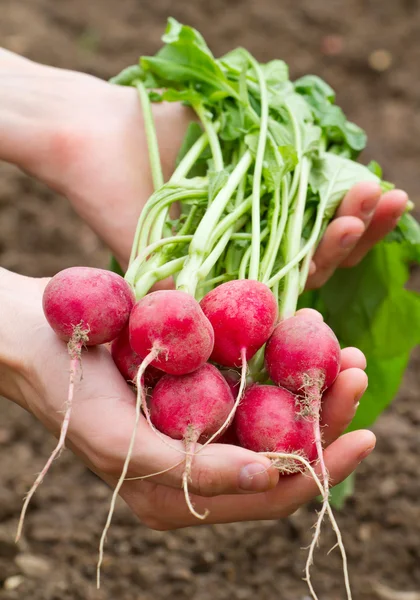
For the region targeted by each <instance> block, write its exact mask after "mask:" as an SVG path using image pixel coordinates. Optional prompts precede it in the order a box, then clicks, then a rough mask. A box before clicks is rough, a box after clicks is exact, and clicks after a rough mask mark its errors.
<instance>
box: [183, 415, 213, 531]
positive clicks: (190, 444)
mask: <svg viewBox="0 0 420 600" xmlns="http://www.w3.org/2000/svg"><path fill="white" fill-rule="evenodd" d="M197 437H198V436H197V433H196V432H195V431H194V429H193V428H192V427H191V426H189V427H188V432H187V435H186V437H185V440H184V445H185V450H186V453H187V455H186V457H185V468H184V473H183V475H182V488H183V490H184V497H185V501H186V503H187V506H188V510H189V511H190V513H191V514H192V515H194V517H196V518H197V519H201V520H202V521H203V520H204V519H206V518H207V517H208V515H209V511H208V510H207V509H206V510H205V511H204V513H203V514H201V513H199V512H197V511H196V510H195V508H194V505H193V503H192V502H191V497H190V493H189V490H188V483H189V482H190V481H191V469H192V462H193V458H194V456H195V453H194V450H195V446H196V443H197Z"/></svg>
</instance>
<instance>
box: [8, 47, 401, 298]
mask: <svg viewBox="0 0 420 600" xmlns="http://www.w3.org/2000/svg"><path fill="white" fill-rule="evenodd" d="M0 76H1V81H2V85H1V86H0V129H1V131H2V135H1V137H0V159H3V160H6V161H10V162H13V163H15V164H17V165H18V166H20V167H21V168H22V169H23V170H25V171H27V172H29V173H31V174H32V175H34V176H35V177H37V178H39V179H41V180H42V181H44V182H45V183H47V184H48V185H50V186H51V187H53V188H54V189H56V190H57V191H59V192H60V193H62V194H64V195H66V196H67V197H68V199H69V200H70V202H71V203H72V205H73V206H74V208H75V209H76V211H77V212H78V213H79V214H80V215H81V216H82V218H84V219H85V220H86V221H87V223H88V224H89V225H90V226H91V227H92V229H93V230H94V231H95V232H96V233H97V234H98V235H99V236H100V237H101V238H102V240H103V241H104V242H105V243H106V244H108V246H109V247H110V249H111V250H112V251H113V252H114V254H115V255H116V256H117V258H118V259H119V261H120V262H121V264H123V265H125V264H126V263H127V260H128V257H129V253H130V247H131V240H132V239H133V234H134V230H135V227H136V222H137V219H138V216H139V214H140V211H141V209H142V207H143V206H144V204H145V202H146V201H147V198H148V197H149V196H150V194H151V192H152V179H151V175H150V169H149V163H148V152H147V143H146V138H145V132H144V126H143V119H142V114H141V108H140V102H139V100H138V97H137V92H136V90H135V89H134V88H126V87H118V86H114V85H111V84H108V83H106V82H104V81H101V80H99V79H97V78H95V77H92V76H89V75H85V74H82V73H76V72H72V71H66V70H62V69H55V68H52V67H46V66H42V65H38V64H36V63H34V62H31V61H29V60H27V59H23V58H21V57H19V56H17V55H15V54H13V53H11V52H7V51H5V50H0ZM153 110H154V115H155V120H156V127H157V134H158V142H159V146H160V152H161V159H162V163H163V170H164V174H165V177H166V178H168V177H169V175H170V173H171V171H172V170H173V167H174V164H175V159H176V155H177V152H178V149H179V147H180V145H181V141H182V138H183V135H184V133H185V131H186V128H187V125H188V123H189V121H190V119H191V118H192V115H191V113H190V111H189V110H188V109H187V108H185V107H183V106H181V105H179V104H165V103H162V104H159V105H154V107H153ZM406 204H407V194H406V193H405V192H403V191H401V190H393V191H390V192H387V193H385V194H381V190H380V187H379V185H377V184H375V183H372V182H366V183H361V184H358V185H356V186H355V187H354V188H353V189H352V190H351V191H350V192H349V193H348V194H347V196H346V198H345V199H344V201H343V202H342V204H341V206H340V208H339V210H338V212H337V216H336V218H335V219H334V220H333V221H332V223H331V224H330V225H329V227H328V229H327V230H326V232H325V235H324V237H323V240H322V241H321V243H320V245H319V247H318V250H317V252H316V254H315V257H314V262H313V266H312V270H311V275H310V277H309V280H308V287H309V288H315V287H319V286H321V285H323V284H324V283H325V282H326V281H327V280H328V279H329V277H330V276H331V275H332V274H333V272H334V271H335V269H337V268H338V267H347V266H352V265H355V264H357V263H358V262H359V261H360V260H361V259H362V258H363V256H364V255H365V254H366V253H367V252H368V250H369V249H370V248H371V247H372V246H373V245H374V244H376V243H377V242H378V241H379V240H381V239H382V238H383V237H385V235H386V234H387V233H388V232H389V231H391V230H392V229H393V228H394V227H395V225H396V223H397V222H398V219H399V218H400V217H401V215H402V213H403V211H404V209H405V207H406Z"/></svg>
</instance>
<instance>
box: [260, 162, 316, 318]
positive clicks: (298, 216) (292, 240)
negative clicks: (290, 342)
mask: <svg viewBox="0 0 420 600" xmlns="http://www.w3.org/2000/svg"><path fill="white" fill-rule="evenodd" d="M310 166H311V163H310V161H309V160H308V159H307V158H306V157H304V158H303V159H302V168H301V178H300V183H299V191H298V196H297V199H296V202H295V206H294V210H293V214H292V216H291V217H290V219H289V226H288V227H287V237H286V239H287V246H286V267H287V266H288V265H289V263H290V262H291V261H293V259H295V257H296V256H297V254H298V253H299V250H300V244H301V239H302V221H303V215H304V212H305V205H306V196H307V191H308V179H309V171H310ZM279 273H280V276H279ZM279 273H277V274H276V275H275V276H274V277H272V278H271V279H270V280H269V281H268V282H267V285H268V286H269V287H272V286H273V285H274V284H275V283H276V282H277V281H280V279H281V278H282V277H283V275H282V274H281V271H280V272H279ZM298 297H299V266H298V264H296V266H294V267H293V268H291V269H290V270H289V271H288V272H287V275H286V280H285V285H284V289H283V294H282V300H281V304H280V315H279V316H280V318H283V319H286V318H288V317H291V316H292V315H294V314H295V312H296V306H297V300H298Z"/></svg>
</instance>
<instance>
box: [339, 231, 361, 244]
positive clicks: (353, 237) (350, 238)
mask: <svg viewBox="0 0 420 600" xmlns="http://www.w3.org/2000/svg"><path fill="white" fill-rule="evenodd" d="M359 240H360V235H357V234H355V233H348V234H347V235H345V236H343V237H342V238H341V246H342V247H343V248H353V246H355V245H356V244H357V242H358V241H359Z"/></svg>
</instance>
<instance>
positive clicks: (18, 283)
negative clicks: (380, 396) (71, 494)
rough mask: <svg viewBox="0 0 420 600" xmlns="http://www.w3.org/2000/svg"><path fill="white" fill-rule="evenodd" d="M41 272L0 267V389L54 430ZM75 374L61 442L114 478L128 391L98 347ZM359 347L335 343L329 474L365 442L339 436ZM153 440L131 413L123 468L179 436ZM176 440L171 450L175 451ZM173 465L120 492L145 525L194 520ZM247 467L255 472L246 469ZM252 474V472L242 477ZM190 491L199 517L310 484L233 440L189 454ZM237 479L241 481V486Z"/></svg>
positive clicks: (358, 372)
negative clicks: (79, 377)
mask: <svg viewBox="0 0 420 600" xmlns="http://www.w3.org/2000/svg"><path fill="white" fill-rule="evenodd" d="M46 283H47V280H46V279H41V280H38V279H31V278H27V277H23V276H20V275H15V274H12V273H9V272H8V271H5V270H4V269H3V270H2V269H0V304H1V306H2V317H3V319H2V335H1V336H0V394H2V395H5V396H6V397H9V398H11V399H12V400H14V401H15V402H18V403H19V404H20V405H21V406H23V407H24V408H26V409H27V410H29V411H30V412H32V413H33V414H34V415H35V416H36V417H37V418H38V419H39V420H40V421H41V422H42V423H43V424H44V425H45V426H46V427H47V428H48V429H49V430H50V431H51V432H53V433H54V434H55V435H57V434H58V432H59V429H60V426H61V421H62V418H63V415H62V409H63V405H64V401H65V398H66V397H67V386H68V369H69V357H68V353H67V348H66V344H65V343H64V342H62V341H60V340H59V339H58V338H57V337H56V335H55V334H54V332H53V331H52V330H51V329H50V327H49V325H48V324H47V322H46V320H45V317H44V315H43V312H42V302H41V299H42V293H43V290H44V288H45V285H46ZM82 367H83V381H82V382H81V383H80V384H78V385H77V386H76V392H75V401H74V408H73V413H72V418H71V421H70V428H69V433H68V441H67V445H68V446H69V447H70V448H71V449H72V450H73V451H74V452H75V453H76V454H77V455H78V456H80V457H81V458H82V459H83V461H84V462H85V463H86V464H87V465H88V466H89V467H90V468H91V469H92V470H93V471H95V472H96V473H97V474H98V475H99V476H100V477H102V478H103V479H104V480H105V481H106V482H108V483H109V484H110V485H111V486H115V485H116V482H117V480H118V477H119V475H120V473H121V470H122V466H123V462H124V459H125V455H126V452H127V448H128V445H129V440H130V437H131V433H132V427H133V423H134V413H135V407H134V406H135V396H134V394H133V392H132V391H131V389H130V388H129V387H128V386H127V384H126V383H125V381H124V380H123V378H122V377H121V375H120V374H119V372H118V371H117V369H116V367H115V365H114V363H113V361H112V359H111V356H110V354H109V352H108V351H107V350H106V348H104V347H99V348H94V349H93V348H92V349H89V350H88V351H84V352H83V354H82ZM364 368H365V359H364V357H363V355H362V354H361V352H360V351H358V350H356V349H354V348H347V349H345V350H343V352H342V365H341V373H340V375H339V377H338V379H337V380H336V382H335V384H334V386H333V387H332V388H330V390H329V391H328V393H327V394H326V396H325V398H324V408H323V424H324V425H328V426H327V427H325V429H324V433H325V444H326V446H328V448H327V450H326V453H325V459H326V463H327V467H328V469H329V471H330V475H331V478H332V481H333V482H334V483H338V482H339V481H341V480H342V479H344V478H345V477H347V476H348V475H349V474H350V473H351V472H352V471H353V470H354V469H355V468H356V466H357V465H358V463H359V462H360V461H361V460H362V458H363V457H364V456H366V455H367V453H368V452H369V451H370V450H372V448H373V446H374V444H375V437H374V435H373V434H372V433H370V432H369V431H357V432H353V433H351V434H347V435H345V436H343V437H341V438H340V439H337V438H338V436H339V435H340V434H341V433H342V432H343V431H344V430H345V428H346V427H347V425H348V424H349V422H350V421H351V419H352V418H353V416H354V413H355V410H356V407H357V403H358V401H359V400H360V398H361V396H362V394H363V392H364V390H365V388H366V385H367V377H366V375H365V373H364V371H363V369H364ZM167 441H168V444H169V445H170V446H172V447H170V446H169V445H167V444H165V443H163V442H162V441H161V440H160V439H159V438H158V437H157V436H156V434H155V433H154V432H153V431H151V430H150V429H149V427H148V425H147V423H146V421H145V419H143V418H142V419H141V421H140V424H139V427H138V431H137V442H136V446H135V449H134V453H133V456H132V460H131V466H130V471H129V476H130V477H137V476H142V475H147V474H150V473H154V472H157V471H161V470H163V469H166V468H168V467H171V466H172V465H176V464H177V463H179V462H180V461H181V460H182V458H183V455H182V453H181V451H182V444H181V442H176V441H174V440H170V439H169V438H167ZM178 449H179V451H180V452H178V451H177V450H178ZM181 473H182V466H179V467H177V468H175V469H173V470H171V471H168V472H167V473H165V474H162V475H160V476H157V477H154V478H152V479H150V480H143V481H127V482H126V483H125V484H124V486H123V488H122V490H121V495H122V497H123V498H124V500H125V501H126V502H127V504H128V505H129V506H130V508H131V509H132V510H133V511H134V512H135V513H136V514H137V515H138V517H139V518H140V520H141V521H143V522H144V523H145V524H146V525H148V526H149V527H153V528H155V529H174V528H178V527H185V526H189V525H198V524H200V523H201V521H200V522H198V521H197V520H196V519H195V518H194V517H192V516H191V515H190V513H189V512H188V510H187V508H186V505H185V500H184V496H183V494H182V492H181V491H180V487H181ZM256 473H257V474H256ZM250 474H254V477H252V478H251V477H250ZM192 475H193V477H192V484H191V491H192V493H193V494H194V496H193V501H194V502H195V504H196V507H197V509H198V510H204V509H205V508H208V509H209V510H210V515H209V517H208V519H207V520H206V521H205V522H206V523H226V522H231V521H241V520H253V519H274V518H279V517H284V516H286V515H288V514H290V513H292V512H293V511H294V510H296V509H297V508H298V506H300V505H301V504H303V503H305V502H307V501H308V500H309V499H310V498H312V497H314V496H316V495H317V493H318V489H317V488H316V486H315V484H314V483H313V481H311V479H310V478H308V477H307V476H306V475H294V476H290V477H286V478H281V479H280V482H279V475H278V472H277V470H276V469H275V468H274V467H272V466H271V463H270V461H269V460H268V459H266V458H265V457H263V456H261V455H259V454H255V453H253V452H251V451H248V450H245V449H243V448H239V447H235V446H226V445H221V444H212V445H210V446H208V447H207V448H206V449H205V450H203V452H202V454H199V455H198V456H197V457H196V458H195V459H194V463H193V473H192ZM241 486H242V487H241Z"/></svg>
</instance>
